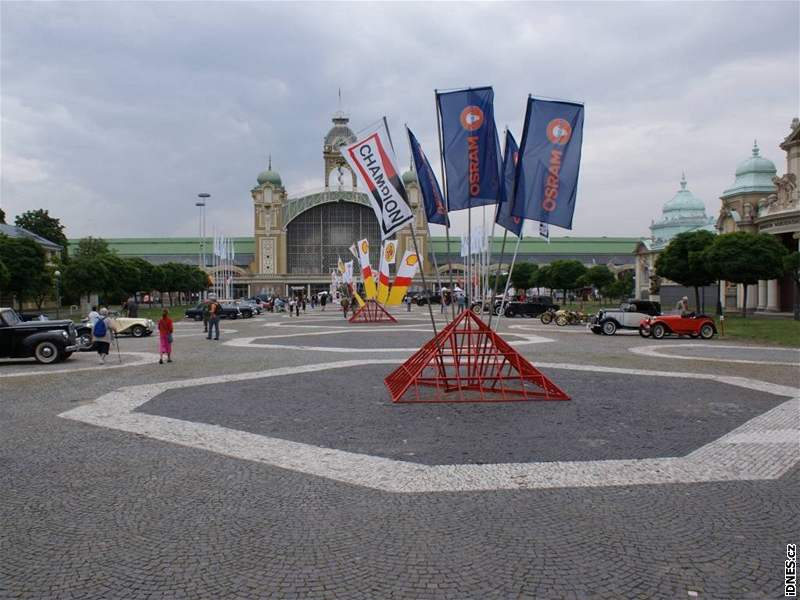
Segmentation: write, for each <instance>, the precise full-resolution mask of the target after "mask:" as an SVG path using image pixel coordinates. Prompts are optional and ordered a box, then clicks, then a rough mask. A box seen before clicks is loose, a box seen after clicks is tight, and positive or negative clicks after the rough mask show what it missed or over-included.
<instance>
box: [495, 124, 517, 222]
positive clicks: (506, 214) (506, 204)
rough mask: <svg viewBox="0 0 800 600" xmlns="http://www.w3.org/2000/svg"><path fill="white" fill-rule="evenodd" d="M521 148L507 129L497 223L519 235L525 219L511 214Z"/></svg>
mask: <svg viewBox="0 0 800 600" xmlns="http://www.w3.org/2000/svg"><path fill="white" fill-rule="evenodd" d="M518 153H519V148H518V147H517V141H516V140H515V139H514V136H513V135H511V132H510V131H506V151H505V154H503V181H502V184H501V186H500V199H499V200H498V203H497V216H496V217H495V220H494V221H495V223H497V224H498V225H500V226H501V227H505V228H506V229H507V230H508V231H510V232H511V233H513V234H514V235H515V236H517V237H519V236H520V234H521V233H522V224H523V223H524V220H523V219H522V218H521V217H515V216H513V215H512V214H511V209H512V208H513V206H514V174H515V173H516V166H517V157H518Z"/></svg>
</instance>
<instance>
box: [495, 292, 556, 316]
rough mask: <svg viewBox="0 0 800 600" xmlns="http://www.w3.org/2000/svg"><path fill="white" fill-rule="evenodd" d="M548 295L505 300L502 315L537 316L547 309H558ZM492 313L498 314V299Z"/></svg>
mask: <svg viewBox="0 0 800 600" xmlns="http://www.w3.org/2000/svg"><path fill="white" fill-rule="evenodd" d="M558 308H559V307H558V304H553V299H552V298H551V297H550V296H529V297H528V298H527V299H526V300H525V301H519V300H512V301H506V303H505V308H504V310H503V315H504V316H506V317H538V316H539V315H541V314H542V313H543V312H546V311H548V310H558ZM494 314H496V315H499V314H500V301H499V300H496V301H495V304H494Z"/></svg>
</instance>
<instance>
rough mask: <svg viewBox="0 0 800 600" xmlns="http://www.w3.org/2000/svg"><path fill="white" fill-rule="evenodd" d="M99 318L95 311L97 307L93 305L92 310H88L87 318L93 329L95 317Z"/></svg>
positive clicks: (95, 321)
mask: <svg viewBox="0 0 800 600" xmlns="http://www.w3.org/2000/svg"><path fill="white" fill-rule="evenodd" d="M99 318H100V313H99V312H97V307H96V306H93V307H92V310H90V311H89V315H88V319H89V327H91V328H93V329H94V324H95V323H97V319H99Z"/></svg>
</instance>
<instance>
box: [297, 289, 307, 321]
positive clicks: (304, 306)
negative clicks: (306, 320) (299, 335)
mask: <svg viewBox="0 0 800 600" xmlns="http://www.w3.org/2000/svg"><path fill="white" fill-rule="evenodd" d="M301 298H302V301H303V312H306V295H305V294H303V295H302V296H301ZM298 316H300V315H298Z"/></svg>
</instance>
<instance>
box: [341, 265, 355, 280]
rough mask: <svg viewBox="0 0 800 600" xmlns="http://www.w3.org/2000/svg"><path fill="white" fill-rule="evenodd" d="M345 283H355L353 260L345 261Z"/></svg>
mask: <svg viewBox="0 0 800 600" xmlns="http://www.w3.org/2000/svg"><path fill="white" fill-rule="evenodd" d="M342 279H343V280H344V282H345V283H353V261H352V260H348V261H347V262H346V263H344V276H343V277H342Z"/></svg>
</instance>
